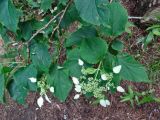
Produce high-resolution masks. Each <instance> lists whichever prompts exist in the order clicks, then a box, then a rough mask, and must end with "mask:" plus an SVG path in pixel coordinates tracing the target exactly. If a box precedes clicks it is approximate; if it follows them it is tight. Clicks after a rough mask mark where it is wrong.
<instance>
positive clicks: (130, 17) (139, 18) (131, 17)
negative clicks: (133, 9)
mask: <svg viewBox="0 0 160 120" xmlns="http://www.w3.org/2000/svg"><path fill="white" fill-rule="evenodd" d="M128 19H138V20H141V19H143V17H134V16H129V17H128Z"/></svg>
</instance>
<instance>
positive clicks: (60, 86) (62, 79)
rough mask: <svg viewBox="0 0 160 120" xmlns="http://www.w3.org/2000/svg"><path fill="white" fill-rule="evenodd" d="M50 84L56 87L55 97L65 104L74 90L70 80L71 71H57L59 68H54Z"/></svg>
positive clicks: (49, 79) (50, 76) (51, 72)
mask: <svg viewBox="0 0 160 120" xmlns="http://www.w3.org/2000/svg"><path fill="white" fill-rule="evenodd" d="M48 84H49V85H51V86H54V88H55V96H56V97H57V98H58V99H59V100H60V101H62V102H64V101H65V100H66V98H67V96H68V94H69V92H70V91H71V89H72V81H71V80H69V71H68V70H66V69H57V66H54V67H52V68H51V70H50V73H49V78H48Z"/></svg>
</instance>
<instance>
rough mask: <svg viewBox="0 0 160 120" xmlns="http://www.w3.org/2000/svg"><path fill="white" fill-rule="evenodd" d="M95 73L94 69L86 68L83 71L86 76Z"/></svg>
mask: <svg viewBox="0 0 160 120" xmlns="http://www.w3.org/2000/svg"><path fill="white" fill-rule="evenodd" d="M96 71H97V69H95V68H87V69H85V73H86V74H94V73H95V72H96Z"/></svg>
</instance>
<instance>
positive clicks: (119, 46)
mask: <svg viewBox="0 0 160 120" xmlns="http://www.w3.org/2000/svg"><path fill="white" fill-rule="evenodd" d="M112 48H113V49H114V50H117V51H122V50H123V48H124V45H123V43H122V42H121V41H120V40H114V41H113V42H112Z"/></svg>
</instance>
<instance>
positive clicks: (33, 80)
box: [29, 77, 37, 83]
mask: <svg viewBox="0 0 160 120" xmlns="http://www.w3.org/2000/svg"><path fill="white" fill-rule="evenodd" d="M29 80H30V81H31V82H32V83H35V82H37V79H36V78H34V77H31V78H29Z"/></svg>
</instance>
